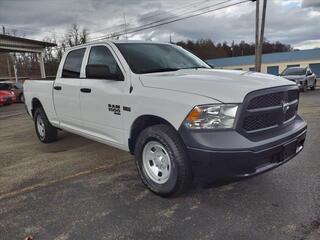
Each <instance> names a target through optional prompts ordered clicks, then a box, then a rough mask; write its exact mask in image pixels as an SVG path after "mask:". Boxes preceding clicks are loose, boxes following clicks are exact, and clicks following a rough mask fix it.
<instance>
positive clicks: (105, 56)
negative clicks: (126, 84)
mask: <svg viewBox="0 0 320 240" xmlns="http://www.w3.org/2000/svg"><path fill="white" fill-rule="evenodd" d="M88 64H98V65H107V66H108V68H109V71H110V73H112V74H121V70H120V68H119V66H118V64H117V61H116V60H115V59H114V57H113V55H112V53H111V52H110V50H109V49H108V48H107V47H105V46H96V47H92V48H91V51H90V55H89V59H88Z"/></svg>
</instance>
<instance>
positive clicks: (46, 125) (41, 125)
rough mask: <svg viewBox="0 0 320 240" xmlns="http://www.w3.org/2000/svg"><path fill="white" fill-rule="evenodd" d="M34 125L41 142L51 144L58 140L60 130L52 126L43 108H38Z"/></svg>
mask: <svg viewBox="0 0 320 240" xmlns="http://www.w3.org/2000/svg"><path fill="white" fill-rule="evenodd" d="M34 125H35V129H36V133H37V136H38V138H39V140H40V141H41V142H43V143H51V142H54V141H56V140H57V135H58V129H57V128H55V127H53V126H52V125H51V123H50V122H49V120H48V118H47V116H46V114H45V112H44V110H43V109H42V108H38V109H37V110H36V111H35V114H34Z"/></svg>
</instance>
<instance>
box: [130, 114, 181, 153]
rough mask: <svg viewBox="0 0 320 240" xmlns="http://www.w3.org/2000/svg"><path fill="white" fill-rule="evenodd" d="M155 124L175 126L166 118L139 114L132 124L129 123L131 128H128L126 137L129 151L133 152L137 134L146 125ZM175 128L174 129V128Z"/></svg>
mask: <svg viewBox="0 0 320 240" xmlns="http://www.w3.org/2000/svg"><path fill="white" fill-rule="evenodd" d="M157 124H166V125H169V126H171V127H172V128H173V129H175V127H174V126H173V125H172V124H171V123H170V122H169V121H168V120H166V119H164V118H162V117H159V116H156V115H149V114H148V115H141V116H139V117H137V118H136V119H135V120H134V121H133V123H132V125H131V129H130V135H129V136H130V137H129V139H128V146H129V150H130V153H131V154H133V152H134V148H135V144H136V140H137V138H138V136H139V134H140V133H141V132H142V131H143V130H144V129H145V128H147V127H150V126H153V125H157ZM175 130H176V129H175Z"/></svg>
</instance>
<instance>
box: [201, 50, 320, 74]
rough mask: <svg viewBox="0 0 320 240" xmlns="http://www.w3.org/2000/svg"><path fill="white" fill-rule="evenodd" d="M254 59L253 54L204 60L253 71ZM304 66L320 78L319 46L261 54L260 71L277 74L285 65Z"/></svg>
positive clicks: (228, 67)
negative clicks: (308, 67)
mask: <svg viewBox="0 0 320 240" xmlns="http://www.w3.org/2000/svg"><path fill="white" fill-rule="evenodd" d="M254 61H255V57H254V55H251V56H241V57H230V58H216V59H208V60H206V62H208V63H209V64H210V65H212V66H214V67H215V68H223V69H236V70H245V71H254ZM306 66H310V68H311V69H312V71H313V72H314V73H315V74H316V75H317V77H318V78H319V79H320V48H316V49H309V50H300V51H293V52H280V53H268V54H263V55H262V66H261V71H262V72H264V73H270V74H274V75H278V74H280V73H281V72H282V71H283V70H284V69H286V68H287V67H306Z"/></svg>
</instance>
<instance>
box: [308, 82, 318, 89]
mask: <svg viewBox="0 0 320 240" xmlns="http://www.w3.org/2000/svg"><path fill="white" fill-rule="evenodd" d="M316 86H317V79H315V80H314V83H313V85H312V86H311V87H310V89H311V90H315V89H316Z"/></svg>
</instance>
